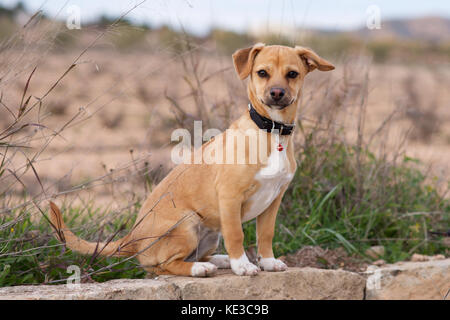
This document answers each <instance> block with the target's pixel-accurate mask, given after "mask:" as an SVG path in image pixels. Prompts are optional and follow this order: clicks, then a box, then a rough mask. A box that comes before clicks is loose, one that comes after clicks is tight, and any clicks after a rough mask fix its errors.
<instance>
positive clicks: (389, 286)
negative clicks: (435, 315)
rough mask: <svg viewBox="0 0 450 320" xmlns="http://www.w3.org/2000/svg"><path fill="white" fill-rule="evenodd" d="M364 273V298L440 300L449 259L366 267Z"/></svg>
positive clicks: (449, 278)
mask: <svg viewBox="0 0 450 320" xmlns="http://www.w3.org/2000/svg"><path fill="white" fill-rule="evenodd" d="M366 274H367V275H368V277H367V285H366V299H368V300H386V299H387V300H398V299H402V300H403V299H407V300H417V299H426V300H429V299H436V300H442V299H444V297H445V296H446V294H447V293H448V292H449V290H450V259H445V260H434V261H427V262H403V263H397V264H393V265H386V266H383V267H375V268H372V269H371V270H369V268H368V270H367V271H366ZM447 299H448V296H447Z"/></svg>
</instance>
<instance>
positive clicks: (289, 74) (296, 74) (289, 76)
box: [287, 71, 298, 79]
mask: <svg viewBox="0 0 450 320" xmlns="http://www.w3.org/2000/svg"><path fill="white" fill-rule="evenodd" d="M297 76H298V72H296V71H289V72H288V74H287V77H288V78H291V79H294V78H297Z"/></svg>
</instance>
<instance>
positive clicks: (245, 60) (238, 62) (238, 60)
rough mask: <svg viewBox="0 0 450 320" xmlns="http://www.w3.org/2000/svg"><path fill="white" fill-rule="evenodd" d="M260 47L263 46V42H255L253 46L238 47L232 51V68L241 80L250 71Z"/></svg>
mask: <svg viewBox="0 0 450 320" xmlns="http://www.w3.org/2000/svg"><path fill="white" fill-rule="evenodd" d="M262 48H264V43H257V44H255V45H254V46H253V47H250V48H245V49H240V50H238V51H236V52H235V53H233V64H234V68H235V69H236V72H237V74H238V75H239V78H241V80H244V79H245V78H247V77H248V76H249V74H250V72H252V67H253V61H254V60H255V57H256V55H257V54H258V52H260V51H261V50H262Z"/></svg>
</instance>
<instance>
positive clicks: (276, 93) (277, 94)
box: [270, 88, 285, 101]
mask: <svg viewBox="0 0 450 320" xmlns="http://www.w3.org/2000/svg"><path fill="white" fill-rule="evenodd" d="M284 94H285V91H284V89H283V88H271V89H270V96H271V97H272V99H273V100H275V101H278V100H280V99H281V98H283V97H284Z"/></svg>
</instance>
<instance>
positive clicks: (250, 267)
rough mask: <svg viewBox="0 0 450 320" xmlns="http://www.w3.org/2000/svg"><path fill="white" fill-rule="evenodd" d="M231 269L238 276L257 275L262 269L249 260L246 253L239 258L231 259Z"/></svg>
mask: <svg viewBox="0 0 450 320" xmlns="http://www.w3.org/2000/svg"><path fill="white" fill-rule="evenodd" d="M230 264H231V270H233V272H234V273H235V274H237V275H238V276H255V275H257V274H258V272H259V271H260V269H259V268H258V267H257V266H255V265H254V264H253V263H251V262H250V261H248V258H247V256H246V255H245V253H244V254H243V255H242V256H241V257H240V258H239V259H230Z"/></svg>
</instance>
